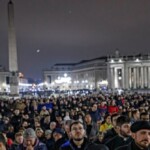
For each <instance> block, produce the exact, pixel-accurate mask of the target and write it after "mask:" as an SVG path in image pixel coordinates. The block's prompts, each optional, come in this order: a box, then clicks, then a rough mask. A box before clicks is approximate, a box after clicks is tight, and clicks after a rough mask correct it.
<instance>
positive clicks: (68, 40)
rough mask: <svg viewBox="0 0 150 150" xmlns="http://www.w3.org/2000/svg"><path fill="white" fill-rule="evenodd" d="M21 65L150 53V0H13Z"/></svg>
mask: <svg viewBox="0 0 150 150" xmlns="http://www.w3.org/2000/svg"><path fill="white" fill-rule="evenodd" d="M7 2H8V0H0V64H1V65H2V66H5V67H6V68H8V56H7V55H8V39H7V37H8V30H7V27H8V25H7V23H8V22H7ZM13 2H14V7H15V28H16V37H17V50H18V63H19V71H21V72H22V73H23V74H24V76H25V77H32V78H35V79H39V78H42V70H43V69H48V68H50V67H51V66H52V65H53V64H55V63H73V62H79V61H81V60H85V59H92V58H96V57H100V56H104V55H106V56H107V55H112V54H114V52H115V50H116V49H119V51H120V54H121V55H132V54H139V53H143V54H148V53H150V0H13Z"/></svg>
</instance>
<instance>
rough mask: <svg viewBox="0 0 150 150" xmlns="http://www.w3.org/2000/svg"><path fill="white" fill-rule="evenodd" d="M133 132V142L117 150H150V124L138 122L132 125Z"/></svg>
mask: <svg viewBox="0 0 150 150" xmlns="http://www.w3.org/2000/svg"><path fill="white" fill-rule="evenodd" d="M131 132H132V137H133V139H134V140H133V141H132V142H131V143H130V144H128V145H125V146H121V147H119V148H118V149H116V150H150V122H149V121H137V122H135V123H133V124H132V126H131Z"/></svg>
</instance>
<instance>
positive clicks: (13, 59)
mask: <svg viewBox="0 0 150 150" xmlns="http://www.w3.org/2000/svg"><path fill="white" fill-rule="evenodd" d="M8 50H9V52H8V55H9V71H10V94H11V95H18V94H19V86H18V60H17V46H16V34H15V24H14V4H13V2H12V1H11V0H9V2H8Z"/></svg>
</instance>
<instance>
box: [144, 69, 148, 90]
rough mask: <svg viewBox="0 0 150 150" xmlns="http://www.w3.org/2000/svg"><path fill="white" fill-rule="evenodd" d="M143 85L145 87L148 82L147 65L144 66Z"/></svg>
mask: <svg viewBox="0 0 150 150" xmlns="http://www.w3.org/2000/svg"><path fill="white" fill-rule="evenodd" d="M143 80H144V87H147V83H148V80H147V66H145V67H144V79H143Z"/></svg>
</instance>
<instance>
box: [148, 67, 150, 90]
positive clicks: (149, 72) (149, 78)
mask: <svg viewBox="0 0 150 150" xmlns="http://www.w3.org/2000/svg"><path fill="white" fill-rule="evenodd" d="M148 88H149V89H150V67H148Z"/></svg>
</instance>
